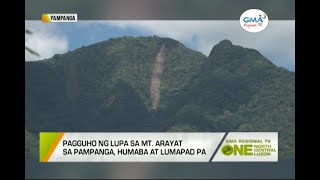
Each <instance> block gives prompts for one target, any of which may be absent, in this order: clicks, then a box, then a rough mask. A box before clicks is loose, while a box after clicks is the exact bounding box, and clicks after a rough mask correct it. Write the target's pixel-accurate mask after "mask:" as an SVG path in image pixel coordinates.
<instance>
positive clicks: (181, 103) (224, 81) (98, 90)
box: [25, 36, 295, 157]
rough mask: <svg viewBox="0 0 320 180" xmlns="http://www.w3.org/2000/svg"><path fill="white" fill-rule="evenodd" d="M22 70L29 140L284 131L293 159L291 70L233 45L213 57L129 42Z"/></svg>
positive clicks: (162, 43) (169, 44) (166, 44)
mask: <svg viewBox="0 0 320 180" xmlns="http://www.w3.org/2000/svg"><path fill="white" fill-rule="evenodd" d="M25 64H26V65H25V72H26V76H25V82H26V86H25V93H26V94H25V96H26V108H25V113H26V129H27V131H28V132H30V133H29V134H35V135H36V134H37V133H38V132H40V131H100V132H103V131H109V132H117V131H119V132H120V131H145V132H146V131H149V132H150V131H184V132H189V131H211V132H216V131H258V132H259V131H277V132H279V149H280V156H281V157H293V156H294V135H295V131H294V129H295V128H294V124H295V111H294V110H295V101H294V98H295V74H294V72H290V71H288V70H286V69H284V68H279V67H277V66H275V65H274V64H272V62H271V61H269V60H268V59H266V58H265V57H264V56H263V55H261V54H260V53H259V52H258V51H256V50H254V49H248V48H244V47H241V46H237V45H233V44H232V43H231V42H230V41H229V40H223V41H221V42H220V43H218V44H217V45H215V46H214V47H213V48H212V51H211V53H210V55H209V56H208V57H207V56H205V55H203V54H202V53H200V52H197V51H194V50H192V49H189V48H187V47H185V46H184V45H183V44H181V43H180V42H178V41H176V40H173V39H169V38H160V37H156V36H152V37H126V36H125V37H121V38H112V39H109V40H107V41H103V42H100V43H96V44H93V45H90V46H87V47H81V48H79V49H76V50H74V51H70V52H68V53H66V54H61V55H58V54H57V55H55V56H53V57H52V58H50V59H45V60H41V61H35V62H26V63H25ZM27 131H26V132H27Z"/></svg>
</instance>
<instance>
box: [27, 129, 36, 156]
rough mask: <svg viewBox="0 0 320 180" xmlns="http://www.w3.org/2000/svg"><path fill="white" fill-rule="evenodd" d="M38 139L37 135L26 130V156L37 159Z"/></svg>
mask: <svg viewBox="0 0 320 180" xmlns="http://www.w3.org/2000/svg"><path fill="white" fill-rule="evenodd" d="M38 152H39V146H38V139H37V138H36V136H35V135H33V134H31V133H30V132H28V131H27V130H25V157H31V158H34V159H36V158H37V157H38V156H39V153H38Z"/></svg>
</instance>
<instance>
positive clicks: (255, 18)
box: [243, 17, 263, 23]
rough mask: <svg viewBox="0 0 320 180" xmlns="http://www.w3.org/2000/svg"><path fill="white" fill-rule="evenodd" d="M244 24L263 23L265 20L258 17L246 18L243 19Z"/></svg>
mask: <svg viewBox="0 0 320 180" xmlns="http://www.w3.org/2000/svg"><path fill="white" fill-rule="evenodd" d="M243 22H245V23H249V22H252V23H263V20H262V18H261V17H259V18H257V17H245V18H243Z"/></svg>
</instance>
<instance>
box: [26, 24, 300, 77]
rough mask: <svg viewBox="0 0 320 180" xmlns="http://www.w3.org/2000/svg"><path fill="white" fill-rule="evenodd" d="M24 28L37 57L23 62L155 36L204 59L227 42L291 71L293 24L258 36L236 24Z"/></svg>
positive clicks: (72, 25)
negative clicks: (124, 39)
mask: <svg viewBox="0 0 320 180" xmlns="http://www.w3.org/2000/svg"><path fill="white" fill-rule="evenodd" d="M25 25H26V28H28V29H30V30H31V31H33V32H34V33H33V34H32V35H28V36H27V37H26V45H28V46H30V47H32V48H33V49H34V50H35V51H37V52H38V53H39V54H40V55H41V57H35V56H33V55H31V54H29V53H28V52H25V53H26V54H25V58H26V60H27V61H34V60H42V59H46V58H50V57H52V56H53V55H54V54H62V53H65V52H67V51H69V50H74V49H77V48H79V47H81V46H84V45H89V44H93V43H96V42H100V41H104V40H107V39H109V38H113V37H121V36H125V35H126V36H152V35H157V36H160V37H169V38H173V39H176V40H178V41H180V42H181V43H183V44H184V45H186V46H187V47H189V48H191V49H194V50H197V51H200V52H202V53H203V54H205V55H208V54H209V53H210V50H211V48H212V47H213V46H214V45H215V44H217V43H218V42H220V41H221V40H223V39H229V40H231V41H232V42H233V44H236V45H241V46H244V47H248V48H254V49H257V50H259V51H260V52H261V53H262V54H263V55H264V56H266V57H267V58H268V59H270V60H271V61H272V62H273V63H274V64H276V65H277V66H281V67H284V68H287V69H289V70H291V71H294V69H295V56H294V54H295V53H294V52H295V29H294V26H295V22H294V21H270V22H269V25H268V27H267V28H266V29H265V30H264V31H262V32H260V33H249V32H246V31H244V30H243V29H242V28H241V27H240V25H239V22H238V21H79V22H77V23H42V22H41V21H26V23H25Z"/></svg>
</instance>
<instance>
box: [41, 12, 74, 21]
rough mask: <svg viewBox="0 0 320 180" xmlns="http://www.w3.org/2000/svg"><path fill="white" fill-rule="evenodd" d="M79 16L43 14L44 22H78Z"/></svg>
mask: <svg viewBox="0 0 320 180" xmlns="http://www.w3.org/2000/svg"><path fill="white" fill-rule="evenodd" d="M77 21H78V16H77V14H42V22H44V23H51V22H77Z"/></svg>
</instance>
